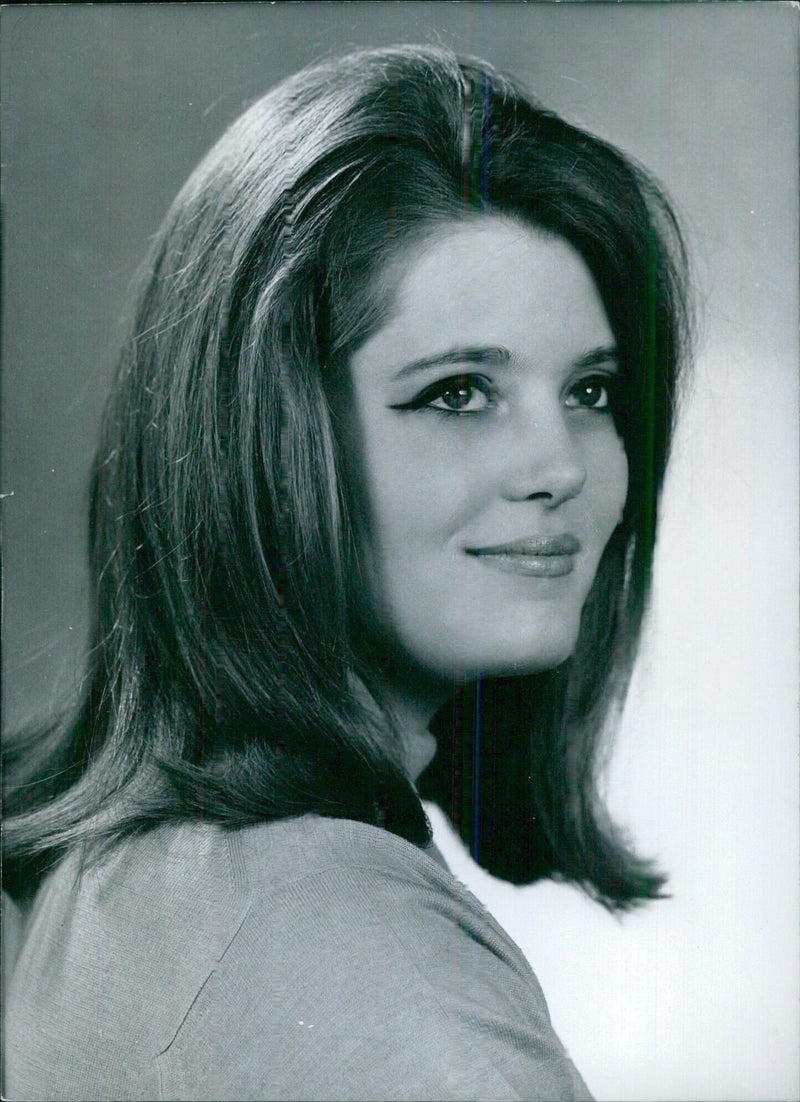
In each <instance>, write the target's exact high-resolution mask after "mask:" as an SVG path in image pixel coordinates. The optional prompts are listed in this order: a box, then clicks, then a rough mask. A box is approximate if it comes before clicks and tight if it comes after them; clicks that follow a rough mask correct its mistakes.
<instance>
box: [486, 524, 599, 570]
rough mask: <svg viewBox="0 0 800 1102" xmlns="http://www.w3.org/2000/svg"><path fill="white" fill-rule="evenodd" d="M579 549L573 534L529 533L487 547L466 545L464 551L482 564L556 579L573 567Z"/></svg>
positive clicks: (577, 541) (578, 543) (496, 568)
mask: <svg viewBox="0 0 800 1102" xmlns="http://www.w3.org/2000/svg"><path fill="white" fill-rule="evenodd" d="M580 549H581V545H580V541H579V540H577V539H576V538H575V536H573V535H570V534H568V533H567V534H564V535H561V536H549V537H548V536H530V537H526V538H525V539H521V540H512V541H511V542H510V543H502V544H495V545H493V546H490V547H468V548H466V553H467V554H468V555H472V556H473V558H476V559H480V560H481V562H483V563H484V564H485V565H486V566H490V567H492V568H494V569H495V570H501V571H503V572H504V573H507V574H522V575H524V576H525V577H529V578H557V577H561V576H562V575H564V574H571V573H572V571H573V570H574V569H575V559H574V556H575V555H577V554H578V552H579V551H580Z"/></svg>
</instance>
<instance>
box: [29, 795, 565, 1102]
mask: <svg viewBox="0 0 800 1102" xmlns="http://www.w3.org/2000/svg"><path fill="white" fill-rule="evenodd" d="M9 1013H10V1014H11V1018H12V1022H11V1028H10V1030H9V1036H8V1045H7V1052H8V1060H9V1069H8V1070H9V1073H10V1077H9V1079H8V1086H9V1088H11V1087H13V1086H14V1075H16V1076H17V1080H16V1081H17V1082H18V1083H19V1086H20V1087H21V1088H24V1087H25V1086H27V1087H28V1088H29V1090H28V1093H27V1095H26V1096H28V1097H39V1096H41V1097H52V1098H56V1097H71V1096H77V1095H75V1093H74V1092H75V1090H78V1089H79V1090H80V1092H82V1093H81V1095H80V1096H82V1097H87V1098H89V1097H104V1096H105V1097H111V1096H115V1097H163V1098H264V1097H269V1098H297V1097H304V1098H309V1099H312V1098H330V1097H337V1098H343V1099H344V1098H367V1097H375V1098H378V1097H393V1098H394V1097H396V1098H466V1097H485V1098H506V1097H508V1098H518V1097H519V1098H547V1099H556V1098H572V1097H573V1096H575V1097H582V1095H581V1093H580V1087H578V1088H575V1086H574V1084H575V1082H577V1083H579V1080H577V1079H574V1078H573V1073H572V1069H571V1065H570V1064H569V1061H568V1060H567V1059H566V1057H565V1055H564V1053H563V1050H562V1049H561V1046H560V1044H559V1042H558V1040H557V1039H556V1037H555V1035H554V1034H553V1031H552V1028H551V1026H550V1022H549V1018H548V1016H547V1009H546V1006H545V1003H544V999H543V997H542V994H541V991H540V989H539V987H538V984H537V983H536V980H535V979H534V977H533V975H532V973H531V972H530V969H529V968H528V966H527V964H526V962H525V960H524V958H523V957H522V955H521V954H520V952H519V950H517V949H516V947H515V946H514V945H513V943H512V942H511V941H510V939H509V938H508V937H507V936H506V935H505V934H504V933H503V931H502V930H501V929H500V928H499V926H498V925H497V924H496V923H495V922H494V921H493V920H492V919H491V917H490V916H489V915H488V913H487V912H486V911H485V910H484V909H483V908H482V907H481V905H480V904H479V903H478V902H477V900H475V899H474V897H473V896H472V895H471V894H470V893H469V892H468V891H467V890H466V889H465V888H463V887H462V886H461V885H460V884H459V883H458V882H457V881H456V880H455V879H454V878H453V877H452V875H451V874H450V873H449V872H448V871H447V869H446V868H443V867H442V866H441V865H439V864H438V863H437V861H436V860H435V859H434V858H433V857H431V856H430V855H429V854H428V853H426V852H424V851H422V850H420V849H418V848H416V847H415V846H413V845H410V844H409V843H407V842H405V841H404V840H403V839H400V838H397V837H395V836H394V835H391V834H389V833H387V832H386V831H382V830H379V829H377V828H374V827H370V826H367V825H365V824H362V823H356V822H350V821H346V820H333V819H320V818H318V817H315V816H305V817H302V818H298V819H293V820H284V821H281V822H277V823H271V824H260V825H258V826H252V827H246V828H241V829H238V830H235V831H229V830H224V829H222V828H219V827H216V826H212V825H208V824H207V825H203V824H194V825H186V826H169V827H163V828H160V829H159V830H156V831H153V832H151V833H150V834H147V835H144V836H143V837H141V838H138V839H131V840H129V841H128V842H126V843H125V844H123V845H122V846H120V847H119V848H118V850H117V851H115V852H114V853H113V854H112V856H111V857H110V858H109V859H108V860H107V861H105V862H104V863H103V864H102V865H100V866H99V867H98V868H96V869H91V870H90V871H89V872H87V873H84V874H83V875H82V876H80V877H79V876H77V875H76V865H75V863H74V862H73V863H70V862H65V863H64V865H63V866H62V867H61V868H60V869H59V870H57V872H56V873H55V875H54V876H53V877H51V879H50V880H49V881H48V882H46V885H45V889H44V891H43V893H42V899H41V900H39V901H37V906H36V910H35V912H34V915H33V918H32V921H31V924H30V927H29V929H28V932H27V936H26V939H25V944H24V946H23V950H22V956H21V959H20V966H19V968H18V970H17V974H16V975H15V977H14V982H13V984H12V995H11V997H10V999H9ZM34 1023H35V1025H36V1028H35V1030H34V1028H33V1026H34ZM12 1047H13V1048H14V1050H15V1051H14V1052H13V1053H12ZM48 1065H49V1066H50V1067H51V1068H57V1069H59V1070H58V1071H57V1073H56V1077H57V1078H58V1076H62V1077H64V1076H67V1078H66V1079H65V1082H64V1083H63V1085H62V1086H61V1087H60V1088H58V1087H57V1089H56V1090H55V1091H54V1090H52V1080H51V1081H50V1082H49V1086H50V1088H51V1089H50V1093H49V1094H48V1093H47V1092H46V1091H44V1089H43V1091H42V1094H41V1095H37V1094H36V1093H35V1084H34V1085H33V1089H30V1088H31V1082H32V1079H31V1077H33V1079H35V1077H36V1074H37V1072H36V1068H42V1067H47V1066H48ZM26 1077H27V1078H26ZM59 1089H60V1091H61V1093H59ZM576 1089H577V1091H578V1093H577V1094H575V1093H574V1091H575V1090H576ZM156 1091H157V1092H158V1093H156ZM92 1092H94V1093H92ZM109 1092H110V1093H109ZM17 1093H20V1092H19V1091H18V1092H17ZM21 1093H22V1094H24V1093H25V1092H24V1090H23V1091H22V1092H21Z"/></svg>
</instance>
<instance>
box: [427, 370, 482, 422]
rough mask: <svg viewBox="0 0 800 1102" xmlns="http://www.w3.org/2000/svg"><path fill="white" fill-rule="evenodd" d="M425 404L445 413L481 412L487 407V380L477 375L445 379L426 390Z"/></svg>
mask: <svg viewBox="0 0 800 1102" xmlns="http://www.w3.org/2000/svg"><path fill="white" fill-rule="evenodd" d="M426 395H427V399H426V402H425V404H426V405H427V406H429V407H430V409H440V410H444V411H445V412H446V413H482V412H483V411H484V410H485V409H488V408H489V381H488V379H484V378H482V377H481V376H479V375H460V376H459V377H458V378H456V379H445V380H444V381H443V382H442V383H439V384H436V386H435V389H433V390H432V389H431V388H429V389H428V390H427V391H426Z"/></svg>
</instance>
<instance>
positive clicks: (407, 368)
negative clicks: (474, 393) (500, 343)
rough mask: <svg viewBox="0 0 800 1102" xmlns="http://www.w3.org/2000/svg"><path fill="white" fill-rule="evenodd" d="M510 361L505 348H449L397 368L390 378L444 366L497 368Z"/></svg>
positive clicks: (403, 377) (406, 376)
mask: <svg viewBox="0 0 800 1102" xmlns="http://www.w3.org/2000/svg"><path fill="white" fill-rule="evenodd" d="M510 359H511V353H510V352H509V350H508V349H507V348H450V349H448V350H447V351H446V352H435V353H434V354H433V355H432V356H424V357H423V358H422V359H421V360H412V361H411V363H408V364H405V365H404V366H403V367H401V368H399V369H398V370H397V371H396V372H395V374H394V375H393V376H392V378H393V379H406V378H408V376H409V375H415V374H416V373H417V372H418V371H424V370H425V369H426V368H428V367H444V365H445V364H488V365H490V366H492V367H499V366H501V365H502V364H507V363H508V362H509V361H510Z"/></svg>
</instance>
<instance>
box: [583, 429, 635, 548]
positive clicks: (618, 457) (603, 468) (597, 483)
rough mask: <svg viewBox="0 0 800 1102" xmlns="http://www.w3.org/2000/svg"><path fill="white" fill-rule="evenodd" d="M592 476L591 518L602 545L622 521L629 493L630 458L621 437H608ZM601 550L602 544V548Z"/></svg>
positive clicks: (595, 459) (596, 460)
mask: <svg viewBox="0 0 800 1102" xmlns="http://www.w3.org/2000/svg"><path fill="white" fill-rule="evenodd" d="M593 470H594V471H595V476H594V478H593V479H592V494H591V497H592V508H591V512H592V514H593V515H592V521H593V526H594V528H595V530H596V532H597V536H598V538H599V540H601V541H602V544H603V546H605V544H606V542H607V541H608V539H609V538H610V536H611V534H612V532H613V531H614V529H615V528H616V527H617V525H618V524H620V523H621V521H622V514H623V512H624V509H625V502H626V501H627V497H628V458H627V455H626V454H625V447H624V445H623V443H622V440H621V439H620V438H619V437H617V436H615V437H614V438H613V439H609V440H608V441H606V442H605V443H604V445H603V447H602V448H600V449H599V454H597V455H595V457H594V463H593ZM601 550H602V548H601Z"/></svg>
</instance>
